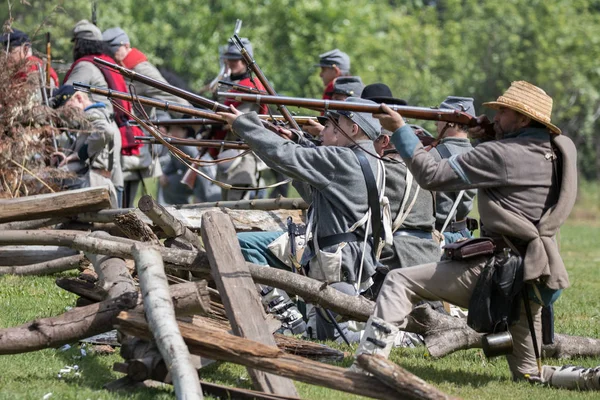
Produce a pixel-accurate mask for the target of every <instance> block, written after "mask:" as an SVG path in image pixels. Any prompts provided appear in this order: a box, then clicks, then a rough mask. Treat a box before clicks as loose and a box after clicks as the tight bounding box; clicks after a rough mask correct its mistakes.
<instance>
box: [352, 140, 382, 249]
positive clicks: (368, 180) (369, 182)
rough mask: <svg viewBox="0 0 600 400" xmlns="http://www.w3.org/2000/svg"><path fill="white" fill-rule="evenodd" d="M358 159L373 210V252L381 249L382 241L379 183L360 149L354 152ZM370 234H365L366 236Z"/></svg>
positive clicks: (370, 206)
mask: <svg viewBox="0 0 600 400" xmlns="http://www.w3.org/2000/svg"><path fill="white" fill-rule="evenodd" d="M354 154H356V158H358V162H359V164H360V169H361V170H362V173H363V176H364V178H365V184H366V186H367V199H368V202H369V208H370V209H371V227H372V228H371V229H372V232H373V247H372V250H373V252H375V251H377V250H376V249H378V248H379V242H380V241H381V206H380V204H379V191H378V190H377V182H376V181H375V176H374V175H373V170H372V169H371V165H369V160H367V157H365V154H364V153H363V152H362V151H361V150H358V149H355V150H354ZM366 234H368V232H365V235H366Z"/></svg>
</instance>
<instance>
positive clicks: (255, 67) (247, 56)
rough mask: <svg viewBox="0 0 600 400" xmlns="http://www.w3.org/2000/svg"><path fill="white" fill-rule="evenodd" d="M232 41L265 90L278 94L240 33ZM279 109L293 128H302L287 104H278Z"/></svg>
mask: <svg viewBox="0 0 600 400" xmlns="http://www.w3.org/2000/svg"><path fill="white" fill-rule="evenodd" d="M232 41H233V43H235V46H236V47H237V48H238V50H239V51H240V53H241V54H242V57H243V58H244V61H246V65H247V66H248V68H250V69H251V70H252V72H254V74H255V75H256V77H257V78H258V80H259V81H260V83H262V84H263V86H264V87H265V90H266V91H267V92H268V93H269V94H270V95H271V96H277V93H275V89H273V86H271V84H270V83H269V81H268V80H267V77H266V76H265V74H263V72H262V70H261V69H260V67H259V66H258V64H256V61H254V58H252V56H251V55H250V53H248V51H247V50H246V47H245V46H244V44H243V43H242V40H241V39H240V37H239V36H238V35H233V38H232ZM277 109H278V110H279V112H280V113H281V115H283V116H284V117H285V119H286V121H287V122H288V124H289V125H290V127H292V128H293V129H298V130H300V127H299V126H298V124H297V123H296V121H294V119H293V118H292V114H290V112H289V111H288V109H287V108H286V107H285V105H283V104H280V105H277Z"/></svg>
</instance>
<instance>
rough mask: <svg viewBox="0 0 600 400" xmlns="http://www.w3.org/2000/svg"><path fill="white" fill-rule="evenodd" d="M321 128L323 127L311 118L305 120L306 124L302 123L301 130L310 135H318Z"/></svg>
mask: <svg viewBox="0 0 600 400" xmlns="http://www.w3.org/2000/svg"><path fill="white" fill-rule="evenodd" d="M323 129H325V127H324V126H323V125H321V124H320V123H319V122H317V121H315V120H313V119H309V120H307V121H306V124H304V125H302V130H303V131H304V132H306V133H309V134H310V135H312V136H319V135H320V134H321V131H322V130H323Z"/></svg>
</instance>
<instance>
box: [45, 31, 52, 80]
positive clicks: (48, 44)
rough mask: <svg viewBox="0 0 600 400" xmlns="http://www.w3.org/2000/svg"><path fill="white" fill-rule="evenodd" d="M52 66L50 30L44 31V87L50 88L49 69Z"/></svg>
mask: <svg viewBox="0 0 600 400" xmlns="http://www.w3.org/2000/svg"><path fill="white" fill-rule="evenodd" d="M51 68H52V43H51V42H50V32H46V87H47V88H48V90H50V79H51V76H50V70H51Z"/></svg>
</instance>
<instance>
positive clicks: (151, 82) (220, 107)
mask: <svg viewBox="0 0 600 400" xmlns="http://www.w3.org/2000/svg"><path fill="white" fill-rule="evenodd" d="M94 62H95V63H96V64H100V65H104V66H105V67H108V68H111V69H113V70H115V71H116V72H118V73H119V74H121V75H123V76H125V77H127V78H129V79H132V80H134V81H137V82H141V83H144V84H146V85H148V86H152V87H153V88H156V89H160V90H162V91H163V92H167V93H169V94H172V95H174V96H177V97H181V98H182V99H185V100H187V101H189V102H190V103H192V104H194V105H196V106H200V107H205V108H208V109H209V110H212V111H215V112H216V111H225V112H229V107H227V106H226V105H224V104H221V103H219V102H217V101H214V100H210V99H207V98H206V97H202V96H200V95H197V94H195V93H192V92H189V91H187V90H184V89H180V88H178V87H176V86H173V85H169V84H168V83H165V82H161V81H159V80H156V79H154V78H151V77H149V76H147V75H143V74H139V73H137V72H135V71H133V70H130V69H128V68H125V67H122V66H120V65H117V64H113V63H111V62H108V61H105V60H102V59H100V58H98V57H94Z"/></svg>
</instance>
